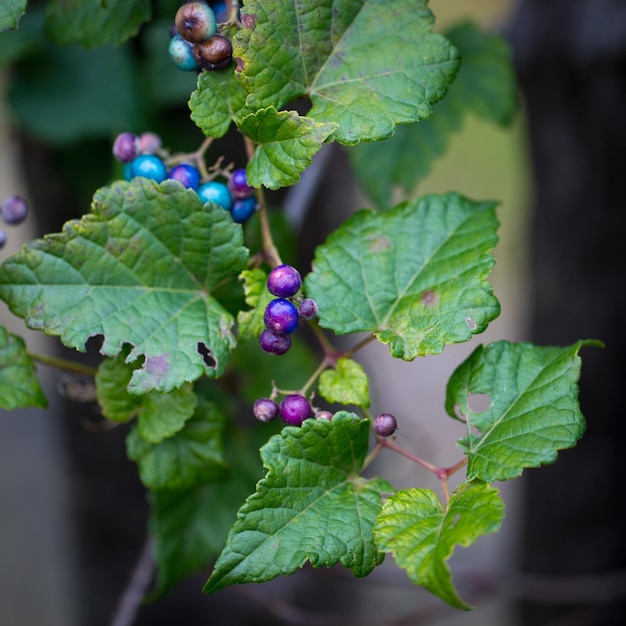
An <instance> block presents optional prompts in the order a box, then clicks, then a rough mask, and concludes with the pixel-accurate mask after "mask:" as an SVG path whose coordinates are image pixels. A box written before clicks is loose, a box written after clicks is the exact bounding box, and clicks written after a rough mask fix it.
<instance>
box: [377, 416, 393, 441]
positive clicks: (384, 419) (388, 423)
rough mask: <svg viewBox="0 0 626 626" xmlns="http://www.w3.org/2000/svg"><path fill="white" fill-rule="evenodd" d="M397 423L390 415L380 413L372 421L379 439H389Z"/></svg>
mask: <svg viewBox="0 0 626 626" xmlns="http://www.w3.org/2000/svg"><path fill="white" fill-rule="evenodd" d="M397 428H398V422H397V421H396V418H395V417H394V416H393V415H391V413H381V414H380V415H378V416H377V417H376V419H375V420H374V431H375V432H376V434H377V435H379V436H380V437H389V436H391V435H393V433H394V432H396V429H397Z"/></svg>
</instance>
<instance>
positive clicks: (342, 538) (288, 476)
mask: <svg viewBox="0 0 626 626" xmlns="http://www.w3.org/2000/svg"><path fill="white" fill-rule="evenodd" d="M368 438H369V422H368V421H367V420H359V419H358V418H357V417H356V416H354V415H352V414H350V413H345V412H341V413H338V414H336V415H335V417H334V419H333V421H332V422H328V421H325V420H319V421H318V420H313V419H310V420H306V421H305V422H304V424H303V425H302V427H301V428H296V427H286V428H284V429H283V431H282V432H281V434H279V435H275V436H273V437H272V438H271V439H270V440H269V441H268V443H267V444H266V445H265V446H263V448H262V449H261V457H262V459H263V465H264V466H265V467H266V468H267V470H268V473H267V475H266V476H265V478H263V479H262V480H261V481H260V482H259V484H258V485H257V491H256V493H254V494H253V495H251V496H250V497H249V498H248V499H247V500H246V502H245V504H244V505H243V506H242V507H241V509H240V511H239V513H238V514H237V521H236V522H235V524H234V526H233V527H232V529H231V531H230V533H229V535H228V538H227V540H226V547H225V548H224V550H223V551H222V553H221V555H220V556H219V558H218V560H217V563H216V564H215V569H214V570H213V573H212V574H211V577H210V578H209V580H208V582H207V583H206V585H205V587H204V591H205V592H207V593H212V592H214V591H217V590H219V589H222V588H223V587H227V586H228V585H232V584H238V583H246V582H263V581H266V580H271V579H272V578H275V577H276V576H278V575H280V574H284V575H288V574H292V573H293V572H295V571H296V569H298V568H299V567H302V566H303V565H304V564H305V563H306V561H307V560H308V561H310V562H311V564H312V565H313V566H314V567H323V566H331V565H334V564H336V563H338V562H341V563H342V564H343V565H344V566H345V567H349V568H350V569H352V571H353V572H354V573H355V574H356V575H357V576H367V574H369V573H370V572H371V571H372V569H373V568H374V567H375V566H376V565H378V564H379V563H380V561H381V555H380V553H379V552H378V550H377V549H376V548H375V546H374V538H373V535H372V527H373V524H374V522H375V520H376V516H377V514H378V512H379V511H380V508H381V494H382V493H383V492H389V491H393V489H392V487H391V486H390V485H389V484H388V483H387V482H386V481H383V480H381V479H373V480H369V481H368V480H365V479H363V478H360V477H359V476H358V474H359V472H360V470H361V468H362V466H363V461H364V459H365V455H366V453H367V448H368Z"/></svg>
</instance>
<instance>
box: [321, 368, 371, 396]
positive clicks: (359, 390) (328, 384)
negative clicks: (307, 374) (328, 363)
mask: <svg viewBox="0 0 626 626" xmlns="http://www.w3.org/2000/svg"><path fill="white" fill-rule="evenodd" d="M319 392H320V395H322V396H323V397H324V398H326V400H328V401H329V402H340V403H341V404H356V405H357V406H365V407H368V406H369V405H370V395H369V380H368V378H367V374H366V373H365V370H364V369H363V366H362V365H360V364H359V363H357V362H356V361H353V360H351V359H345V358H341V359H338V360H337V366H336V367H335V369H332V370H325V371H324V372H322V374H321V375H320V378H319Z"/></svg>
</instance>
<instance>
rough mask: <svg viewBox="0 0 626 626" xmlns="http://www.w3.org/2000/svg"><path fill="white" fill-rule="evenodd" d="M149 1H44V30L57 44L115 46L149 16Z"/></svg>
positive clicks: (131, 34)
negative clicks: (45, 27) (46, 28)
mask: <svg viewBox="0 0 626 626" xmlns="http://www.w3.org/2000/svg"><path fill="white" fill-rule="evenodd" d="M150 4H151V3H150V0H106V2H103V1H102V0H48V4H47V12H46V20H47V24H46V25H47V27H48V31H49V33H50V34H51V36H52V37H53V38H54V39H55V40H56V42H57V43H60V44H68V43H80V44H81V45H82V46H84V47H85V48H94V47H96V46H101V45H103V44H106V43H110V44H114V45H119V44H121V43H124V42H125V41H126V40H127V39H128V38H129V37H132V36H133V35H136V34H137V31H138V30H139V27H140V26H141V24H142V23H143V22H146V21H147V20H149V19H150V14H151V10H150Z"/></svg>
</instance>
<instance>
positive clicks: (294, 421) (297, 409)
mask: <svg viewBox="0 0 626 626" xmlns="http://www.w3.org/2000/svg"><path fill="white" fill-rule="evenodd" d="M279 410H280V416H281V417H282V418H283V420H284V421H285V422H287V424H289V425H290V426H301V425H302V422H304V420H305V419H308V418H309V417H311V415H312V413H313V411H312V409H311V405H310V404H309V401H308V400H307V399H306V398H305V397H304V396H301V395H300V394H298V393H294V394H291V395H289V396H285V397H284V398H283V399H282V401H281V403H280V407H279Z"/></svg>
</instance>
